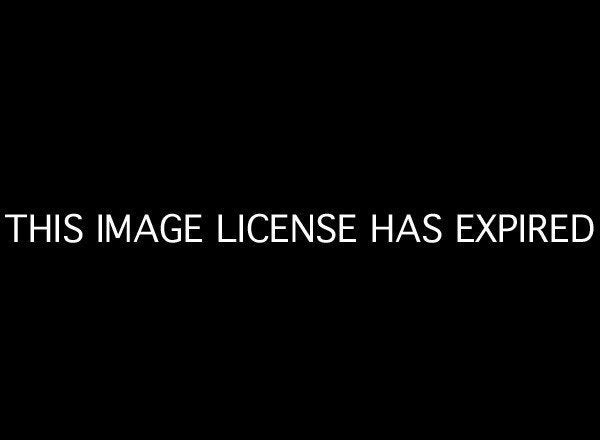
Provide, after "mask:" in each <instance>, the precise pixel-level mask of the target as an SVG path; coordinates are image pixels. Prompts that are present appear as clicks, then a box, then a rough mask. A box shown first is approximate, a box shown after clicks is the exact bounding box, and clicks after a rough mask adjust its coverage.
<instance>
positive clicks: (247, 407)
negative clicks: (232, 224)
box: [1, 9, 598, 432]
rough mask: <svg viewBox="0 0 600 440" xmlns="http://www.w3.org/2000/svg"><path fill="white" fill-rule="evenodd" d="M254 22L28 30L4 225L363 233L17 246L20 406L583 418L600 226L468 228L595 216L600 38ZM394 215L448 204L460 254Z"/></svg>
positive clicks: (18, 55) (455, 420) (360, 17)
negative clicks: (418, 239)
mask: <svg viewBox="0 0 600 440" xmlns="http://www.w3.org/2000/svg"><path fill="white" fill-rule="evenodd" d="M52 12H57V11H52ZM153 12H157V11H153ZM163 12H164V11H163ZM247 12H248V14H247V13H246V12H240V11H239V10H237V9H236V11H233V10H232V11H228V12H227V13H225V14H224V15H223V14H221V15H216V14H215V13H214V12H212V11H211V12H207V11H204V12H195V13H193V14H190V15H188V14H186V13H184V12H183V11H180V12H177V13H175V15H173V16H171V15H170V14H169V15H167V14H166V13H165V15H164V16H163V14H162V12H161V14H159V15H160V18H156V16H155V15H152V17H150V16H147V15H146V13H145V12H144V13H141V12H140V11H137V12H136V13H133V14H127V15H126V14H125V13H124V12H122V13H119V14H114V16H112V15H111V16H110V17H107V18H102V19H100V18H99V17H100V15H97V14H100V12H97V13H96V12H95V13H94V14H92V15H85V19H83V18H82V16H78V18H77V19H75V18H74V19H66V22H65V23H63V22H62V21H57V20H50V19H48V16H46V17H45V16H44V14H43V13H41V14H40V16H36V17H35V19H34V18H33V15H36V14H34V13H33V12H32V11H30V12H28V14H26V15H25V16H23V17H24V19H25V20H24V21H19V23H18V24H16V25H15V26H14V29H10V30H8V31H7V39H6V44H5V52H4V55H3V66H4V67H3V70H4V72H3V73H4V74H5V79H4V80H3V85H4V87H3V96H4V99H3V110H4V111H3V124H2V125H3V133H4V136H3V137H4V142H3V156H4V158H3V160H2V173H1V176H2V177H1V179H2V201H1V202H2V205H1V206H2V213H3V214H4V213H5V212H31V213H42V212H43V213H67V212H79V213H83V214H86V215H87V216H89V215H92V214H94V213H96V212H105V211H107V210H110V211H113V212H124V211H131V212H151V213H153V214H155V215H158V214H160V213H163V212H169V211H175V212H179V213H186V212H190V213H202V214H204V215H205V216H206V217H208V218H210V217H211V216H214V215H215V214H216V213H217V212H222V211H229V212H237V211H239V210H243V211H246V212H252V211H256V212H288V213H292V212H294V213H319V212H325V211H328V212H334V213H335V212H356V213H359V215H361V243H360V244H359V245H348V246H342V245H338V246H331V247H326V248H323V247H321V248H317V247H291V246H285V245H283V246H275V245H273V246H268V247H262V248H252V247H244V248H234V249H232V248H227V249H225V248H218V247H216V246H214V245H210V244H207V245H206V246H199V247H175V248H164V247H158V248H154V247H152V246H138V247H129V248H128V247H126V246H124V247H117V248H115V247H111V248H102V247H98V246H95V245H94V244H93V243H88V244H83V245H81V246H76V247H63V246H54V247H53V246H39V247H35V248H31V247H27V246H23V247H20V246H10V245H9V243H8V242H7V240H4V242H3V245H2V254H3V257H5V258H3V263H2V264H3V270H2V273H3V278H4V282H3V284H4V285H5V286H6V287H5V288H3V289H2V291H3V295H2V301H3V303H4V304H3V307H2V311H3V314H4V315H5V319H3V324H4V327H5V331H4V338H3V339H4V341H5V347H6V348H5V355H6V356H5V358H6V362H5V365H7V366H8V367H9V370H10V373H9V374H8V375H7V376H6V382H7V384H8V385H9V386H10V388H11V389H13V388H14V389H15V393H14V394H11V396H14V397H11V404H10V408H11V412H12V413H13V414H15V415H20V416H23V414H31V410H32V409H34V408H35V409H38V410H40V411H39V412H40V413H41V414H45V415H46V417H47V418H45V419H44V420H47V421H46V422H44V423H49V424H52V425H57V426H63V423H67V424H71V423H73V420H74V419H77V420H78V421H83V422H88V423H86V425H87V426H88V427H89V426H99V427H107V426H109V425H112V422H113V421H123V420H128V421H131V420H133V421H134V425H136V426H138V427H148V426H150V427H152V428H153V429H158V426H157V425H160V426H163V427H165V428H166V429H167V430H168V431H171V430H174V429H176V428H180V427H181V426H183V425H184V424H183V422H184V421H191V422H192V423H193V424H201V426H198V427H200V428H202V427H203V426H204V425H203V423H205V420H207V419H208V420H210V421H212V422H213V423H214V422H216V423H217V424H218V425H219V426H221V427H222V429H225V430H230V429H239V428H242V429H251V428H255V427H256V428H261V429H266V428H269V429H273V428H274V427H275V426H276V425H278V424H279V423H281V422H283V423H282V424H283V426H284V427H285V428H286V429H287V430H286V431H282V432H288V431H290V430H291V431H295V430H298V429H306V430H308V432H314V431H313V430H312V429H313V428H312V427H313V426H315V422H317V423H318V422H323V421H328V422H330V423H329V426H330V428H329V429H331V430H332V431H331V432H337V430H340V429H344V428H350V429H357V430H358V429H359V428H363V429H365V430H366V431H365V432H372V431H373V430H375V429H383V428H384V427H386V426H387V425H388V424H389V423H391V424H392V426H395V427H396V428H399V427H400V428H401V427H403V426H407V427H408V425H404V424H403V423H405V422H401V421H402V420H407V419H408V420H410V421H412V422H413V423H416V424H418V425H420V426H421V427H422V428H423V429H426V430H431V429H440V428H441V429H455V428H460V429H465V428H467V427H469V428H471V429H473V428H474V427H475V425H477V424H478V423H481V422H483V425H484V426H485V427H486V428H487V429H488V430H490V429H491V430H497V429H507V430H509V432H512V431H510V430H511V429H512V428H511V427H512V426H514V423H515V422H522V421H525V420H528V421H532V420H533V421H534V423H532V424H531V426H532V428H533V429H540V427H548V426H551V427H553V428H556V429H557V428H558V426H557V425H559V424H560V425H561V426H563V427H566V428H568V429H573V424H572V423H573V419H572V418H571V416H572V415H573V414H576V415H577V417H578V418H579V420H580V421H581V420H583V419H584V418H585V417H586V414H588V411H589V409H586V408H587V405H586V403H585V402H586V396H589V395H590V394H591V393H592V390H593V389H595V388H594V385H593V381H592V375H591V372H592V371H593V369H594V366H595V365H596V364H595V363H594V362H592V359H593V356H592V355H593V348H594V347H593V341H594V339H595V338H596V336H597V327H598V326H597V322H596V320H595V314H596V310H597V304H596V301H595V299H594V297H593V295H594V293H595V290H597V289H596V287H595V284H594V283H593V281H595V279H594V269H595V266H596V262H597V253H596V247H597V238H595V239H594V242H593V243H590V244H587V245H560V244H559V245H552V246H544V245H541V246H522V245H521V246H518V245H515V244H508V245H506V246H486V245H482V246H460V245H458V244H456V243H455V242H454V241H455V240H454V238H455V236H454V225H453V218H454V216H455V215H456V214H457V213H460V212H477V213H487V214H490V213H512V214H518V213H530V212H531V213H545V214H549V213H585V214H588V215H592V216H593V217H594V218H595V220H596V221H597V212H598V211H597V208H596V207H595V205H596V203H595V200H596V199H595V195H594V193H593V188H594V187H595V186H596V184H595V180H596V179H595V178H594V177H595V174H594V161H593V159H592V154H593V152H592V147H593V146H594V145H596V144H597V135H596V133H595V130H594V128H595V121H596V118H597V108H596V107H595V102H596V101H597V85H596V84H595V82H594V81H593V78H595V77H597V69H596V68H595V66H594V65H593V54H594V52H593V49H594V47H593V46H592V44H591V43H592V40H591V39H589V38H590V36H589V35H588V33H591V32H592V29H591V28H589V27H588V26H587V25H586V24H585V23H584V22H583V21H582V19H581V18H580V17H575V18H569V17H567V16H566V15H565V16H563V17H561V19H560V20H559V21H556V19H553V20H550V19H549V18H543V17H542V16H541V15H540V14H539V13H536V14H532V15H527V17H526V18H524V17H525V13H524V11H521V13H520V14H516V15H514V16H513V15H510V14H509V16H506V15H504V14H500V11H496V12H494V13H487V12H483V11H481V13H480V15H477V13H476V12H475V11H469V14H466V11H445V12H441V11H427V12H425V13H420V14H416V13H414V12H412V11H404V12H397V11H395V12H393V13H392V12H385V11H380V12H376V13H374V14H371V13H369V14H367V13H366V11H353V12H354V14H351V15H347V14H346V13H344V14H338V13H332V14H328V15H327V17H326V18H325V14H324V11H321V13H319V14H308V16H307V15H306V14H303V13H301V11H295V12H293V13H284V12H283V11H281V12H280V13H276V12H275V11H272V10H270V11H269V13H268V14H267V13H266V12H265V11H262V12H261V11H255V10H253V11H247ZM305 12H306V11H305ZM338 12H339V11H338ZM446 12H448V13H449V12H453V13H454V15H446ZM538 12H539V11H538ZM69 13H70V14H73V13H74V12H73V11H70V12H69ZM250 13H253V14H251V15H249V14H250ZM75 14H76V13H75ZM278 14H280V15H278ZM470 14H474V15H470ZM184 16H185V18H184ZM69 17H70V15H69ZM102 17H104V15H102ZM257 17H259V18H260V19H259V18H257ZM517 17H518V18H517ZM63 18H65V16H64V15H63ZM375 212H376V213H380V214H387V213H395V214H405V213H413V214H423V213H428V212H438V213H440V214H441V215H443V217H444V219H445V220H446V221H447V225H448V227H447V228H445V229H444V233H445V238H444V241H443V243H441V244H440V245H438V246H420V247H417V246H413V245H411V244H410V243H407V244H406V245H401V246H394V247H377V248H376V247H374V246H371V245H369V244H368V238H369V234H368V229H367V228H366V225H368V223H364V221H365V220H368V218H369V215H370V214H371V213H375ZM363 229H366V232H365V231H363ZM3 233H5V231H3ZM4 237H6V235H4ZM54 411H56V412H58V413H61V414H63V416H62V417H54V416H52V414H53V412H54ZM36 413H38V412H36ZM40 417H41V416H40ZM173 417H174V418H173ZM40 420H41V419H40ZM92 423H93V424H92ZM578 425H579V423H578ZM48 426H50V425H48ZM133 429H139V428H135V427H134V428H133Z"/></svg>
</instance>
